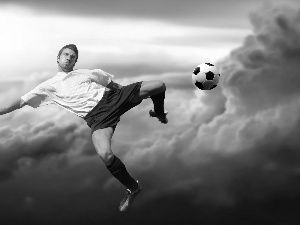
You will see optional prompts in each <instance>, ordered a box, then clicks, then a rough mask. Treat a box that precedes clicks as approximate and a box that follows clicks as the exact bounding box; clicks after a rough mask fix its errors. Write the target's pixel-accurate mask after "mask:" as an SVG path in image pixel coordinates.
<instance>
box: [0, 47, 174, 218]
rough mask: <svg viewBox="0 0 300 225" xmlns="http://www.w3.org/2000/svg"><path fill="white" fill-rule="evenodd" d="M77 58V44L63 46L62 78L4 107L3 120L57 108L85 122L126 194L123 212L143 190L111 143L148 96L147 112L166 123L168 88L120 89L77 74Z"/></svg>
mask: <svg viewBox="0 0 300 225" xmlns="http://www.w3.org/2000/svg"><path fill="white" fill-rule="evenodd" d="M77 59H78V49H77V47H76V45H74V44H69V45H66V46H64V47H63V48H62V49H61V50H60V51H59V53H58V56H57V65H58V73H57V74H56V75H55V76H54V77H52V78H51V79H49V80H47V81H45V82H43V83H41V84H39V85H38V86H37V87H35V88H34V89H33V90H31V91H30V92H28V93H27V94H25V95H23V96H22V97H20V98H19V99H17V100H15V101H13V102H10V103H8V104H7V106H0V115H3V114H6V113H9V112H12V111H14V110H16V109H20V108H22V107H24V106H25V105H29V106H31V107H33V108H37V107H39V106H43V105H48V104H56V105H58V106H60V107H62V108H64V109H66V110H68V111H70V112H72V113H75V114H76V115H77V116H79V117H81V118H83V119H84V120H85V121H86V122H87V125H88V126H89V127H90V128H91V133H92V141H93V144H94V147H95V149H96V151H97V153H98V154H99V156H100V158H101V159H102V161H103V162H104V164H105V165H106V167H107V169H108V170H109V172H110V173H111V174H112V175H113V176H114V177H115V178H116V179H117V180H119V181H120V182H121V183H122V184H123V185H124V186H125V187H126V189H127V191H126V195H125V198H124V199H123V200H122V201H121V203H120V207H119V210H120V211H122V212H123V211H126V210H128V209H129V208H130V206H131V205H132V202H133V200H134V198H135V197H136V196H137V194H138V193H139V192H140V191H141V185H140V184H139V183H138V181H137V180H135V179H134V178H133V177H132V176H131V175H130V174H129V173H128V171H127V169H126V167H125V165H124V164H123V163H122V161H121V160H120V159H119V158H118V157H117V156H116V155H114V153H113V152H112V150H111V139H112V136H113V133H114V131H115V128H116V126H117V124H118V122H119V121H120V117H121V116H122V115H123V114H124V113H125V112H127V111H128V110H130V109H131V108H133V107H135V106H137V105H139V104H140V103H141V102H142V100H143V99H146V98H148V97H150V98H151V99H152V101H153V104H154V109H151V110H150V111H149V115H150V116H151V117H156V118H158V120H159V121H160V122H161V123H164V124H166V123H168V119H167V117H166V115H167V111H165V110H164V99H165V91H166V86H165V84H164V83H163V82H162V81H142V82H137V83H133V84H130V85H127V86H122V85H120V84H118V83H116V82H114V81H113V80H112V78H113V77H114V76H113V75H111V74H109V73H107V72H105V71H103V70H101V69H94V70H87V69H78V70H74V66H75V63H76V62H77Z"/></svg>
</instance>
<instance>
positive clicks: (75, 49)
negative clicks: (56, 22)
mask: <svg viewBox="0 0 300 225" xmlns="http://www.w3.org/2000/svg"><path fill="white" fill-rule="evenodd" d="M66 48H69V49H71V50H73V51H74V52H75V53H76V60H75V62H77V59H78V49H77V47H76V45H74V44H68V45H65V46H64V47H62V48H61V49H60V50H59V52H58V55H57V58H59V57H60V55H61V53H62V52H63V50H64V49H66Z"/></svg>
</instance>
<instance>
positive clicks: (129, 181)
mask: <svg viewBox="0 0 300 225" xmlns="http://www.w3.org/2000/svg"><path fill="white" fill-rule="evenodd" d="M113 133H114V129H113V128H112V127H107V128H104V129H98V130H95V131H93V132H92V140H93V144H94V146H95V148H96V151H97V153H98V154H99V156H100V158H101V159H102V161H103V162H104V164H105V166H106V167H107V169H108V170H109V172H110V173H111V174H112V175H113V176H114V177H115V178H116V179H118V180H119V181H120V182H121V183H122V184H123V185H124V186H125V187H126V188H127V193H126V196H125V198H124V199H123V200H122V202H121V204H120V208H119V209H120V211H122V212H123V211H126V210H128V209H129V208H130V206H131V204H132V202H133V200H134V198H135V197H136V195H137V194H138V193H139V192H140V191H141V186H140V185H139V183H138V182H137V181H135V180H134V179H133V178H132V177H131V176H130V175H129V173H128V172H127V170H126V167H125V165H124V164H123V162H122V161H121V160H120V159H119V158H118V157H117V156H115V155H114V154H113V152H112V150H111V138H112V135H113Z"/></svg>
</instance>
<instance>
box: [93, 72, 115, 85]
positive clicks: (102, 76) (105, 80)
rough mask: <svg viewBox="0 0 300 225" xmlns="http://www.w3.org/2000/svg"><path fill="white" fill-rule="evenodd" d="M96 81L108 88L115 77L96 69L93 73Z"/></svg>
mask: <svg viewBox="0 0 300 225" xmlns="http://www.w3.org/2000/svg"><path fill="white" fill-rule="evenodd" d="M92 75H93V78H94V80H95V81H96V82H97V83H99V84H101V85H102V86H104V87H106V86H107V85H108V84H109V83H110V82H111V80H112V78H113V77H114V76H113V75H111V74H109V73H107V72H105V71H103V70H101V69H94V70H93V72H92Z"/></svg>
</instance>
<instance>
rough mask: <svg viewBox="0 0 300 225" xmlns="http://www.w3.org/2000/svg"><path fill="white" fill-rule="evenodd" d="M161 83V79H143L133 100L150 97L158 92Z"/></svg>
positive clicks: (134, 101)
mask: <svg viewBox="0 0 300 225" xmlns="http://www.w3.org/2000/svg"><path fill="white" fill-rule="evenodd" d="M161 85H162V82H161V81H143V82H142V84H141V88H140V90H139V91H138V92H136V93H135V95H134V98H133V99H132V102H133V103H136V102H139V101H141V100H143V99H146V98H148V97H150V96H151V95H155V94H157V92H159V88H160V87H161Z"/></svg>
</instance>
